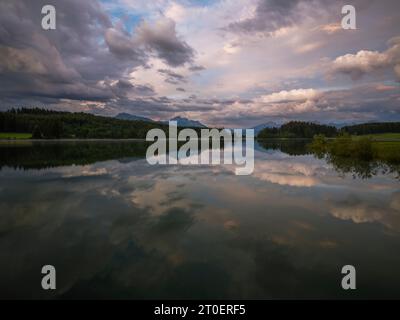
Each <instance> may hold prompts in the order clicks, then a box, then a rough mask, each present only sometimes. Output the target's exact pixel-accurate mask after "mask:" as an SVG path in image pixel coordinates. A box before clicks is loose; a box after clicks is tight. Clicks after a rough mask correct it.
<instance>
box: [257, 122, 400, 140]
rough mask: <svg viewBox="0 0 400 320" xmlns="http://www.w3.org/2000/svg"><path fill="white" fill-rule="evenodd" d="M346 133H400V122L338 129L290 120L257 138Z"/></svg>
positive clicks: (311, 136)
mask: <svg viewBox="0 0 400 320" xmlns="http://www.w3.org/2000/svg"><path fill="white" fill-rule="evenodd" d="M345 133H348V134H350V135H368V134H380V133H400V122H376V123H363V124H357V125H350V126H345V127H343V128H341V129H337V128H336V127H334V126H328V125H323V124H317V123H313V122H303V121H290V122H288V123H285V124H283V125H282V126H281V127H280V128H265V129H264V130H262V131H260V133H259V134H258V136H257V138H259V139H266V138H313V137H314V136H315V135H324V136H325V137H329V138H332V137H336V136H339V135H342V134H345Z"/></svg>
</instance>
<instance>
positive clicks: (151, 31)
mask: <svg viewBox="0 0 400 320" xmlns="http://www.w3.org/2000/svg"><path fill="white" fill-rule="evenodd" d="M136 32H137V36H138V39H139V41H140V42H141V43H142V44H143V45H144V46H145V47H146V48H147V49H148V50H150V51H152V52H153V53H155V55H156V56H157V57H158V58H160V59H161V60H163V61H164V62H165V63H167V64H168V65H170V66H172V67H178V66H181V65H184V64H185V63H189V62H192V61H193V57H194V50H193V49H192V48H191V47H190V46H189V45H188V44H187V43H186V42H185V41H183V40H182V39H180V38H178V36H177V33H176V29H175V22H174V21H173V20H171V19H167V18H164V19H161V20H159V21H158V22H157V24H156V25H150V24H148V23H142V24H141V25H140V26H139V27H138V28H137V30H136Z"/></svg>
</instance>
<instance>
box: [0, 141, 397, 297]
mask: <svg viewBox="0 0 400 320" xmlns="http://www.w3.org/2000/svg"><path fill="white" fill-rule="evenodd" d="M256 148H257V150H256V152H255V157H256V159H255V170H254V173H253V174H252V175H251V176H235V175H234V167H230V166H150V165H148V164H147V162H146V160H145V159H144V154H145V150H146V146H145V145H144V144H143V143H140V142H125V143H116V142H109V143H105V142H102V143H95V142H91V143H83V142H79V143H78V142H76V143H36V144H32V143H28V142H27V143H2V144H1V145H0V167H1V170H0V297H1V298H16V297H22V298H140V299H143V298H150V299H156V298H172V299H175V298H176V299H179V298H235V299H242V298H256V299H269V298H337V297H339V298H359V297H373V298H385V297H386V298H387V297H389V298H400V184H399V179H398V177H397V174H396V173H390V172H385V171H382V170H375V171H374V172H372V173H370V172H369V173H368V174H366V175H365V174H357V173H353V174H351V173H347V174H346V173H343V172H341V171H340V170H338V168H335V167H334V166H333V165H332V164H329V163H327V162H326V161H325V160H323V159H317V158H315V157H314V156H313V155H311V154H307V151H306V148H305V147H304V142H298V143H285V144H279V143H275V144H263V145H260V144H257V145H256ZM362 177H364V178H362ZM46 264H52V265H54V266H55V267H56V270H57V290H56V291H52V292H48V291H44V290H42V289H41V286H40V282H41V277H42V275H41V273H40V271H41V267H42V266H43V265H46ZM346 264H351V265H354V266H355V267H356V269H357V290H355V291H351V292H349V291H344V290H342V289H341V286H340V281H341V277H342V275H341V273H340V271H341V268H342V266H344V265H346Z"/></svg>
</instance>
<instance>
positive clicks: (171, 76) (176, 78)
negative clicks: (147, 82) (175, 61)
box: [157, 69, 187, 84]
mask: <svg viewBox="0 0 400 320" xmlns="http://www.w3.org/2000/svg"><path fill="white" fill-rule="evenodd" d="M157 71H158V73H160V74H162V75H163V76H164V77H165V82H167V83H170V84H179V83H186V82H187V79H186V78H185V77H184V76H183V75H181V74H179V73H176V72H174V71H172V70H168V69H158V70H157Z"/></svg>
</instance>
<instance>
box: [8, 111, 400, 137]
mask: <svg viewBox="0 0 400 320" xmlns="http://www.w3.org/2000/svg"><path fill="white" fill-rule="evenodd" d="M154 128H160V129H162V130H164V131H166V132H167V129H168V126H167V125H165V124H162V123H157V122H147V121H140V120H121V119H116V118H112V117H105V116H98V115H93V114H89V113H84V112H79V113H71V112H62V111H53V110H46V109H41V108H19V109H10V110H8V111H6V112H0V138H3V135H2V133H14V135H17V134H18V135H20V136H23V134H31V135H32V138H33V139H62V138H66V139H144V138H146V134H147V132H148V131H149V130H150V129H154ZM198 130H199V129H198V128H196V131H198ZM343 133H348V134H350V135H368V134H381V133H400V122H376V123H364V124H356V125H351V126H345V127H343V128H341V129H337V128H336V127H334V126H329V125H323V124H317V123H313V122H304V121H290V122H287V123H285V124H283V125H282V126H281V127H279V128H265V129H264V130H262V131H260V133H259V134H258V136H257V138H259V139H267V138H309V139H311V138H313V137H314V136H315V135H321V134H322V135H324V136H325V137H328V138H331V137H336V136H338V135H341V134H343Z"/></svg>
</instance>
